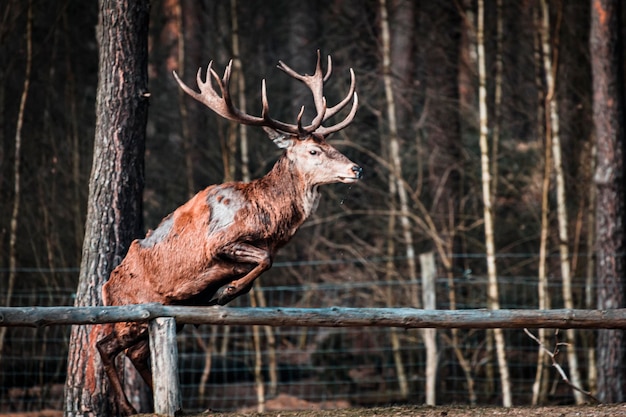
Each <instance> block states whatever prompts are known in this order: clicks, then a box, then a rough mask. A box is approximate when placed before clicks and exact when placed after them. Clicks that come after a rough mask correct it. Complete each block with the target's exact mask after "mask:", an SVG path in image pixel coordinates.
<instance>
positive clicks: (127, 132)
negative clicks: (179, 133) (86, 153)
mask: <svg viewBox="0 0 626 417" xmlns="http://www.w3.org/2000/svg"><path fill="white" fill-rule="evenodd" d="M148 18H149V6H148V1H147V0H138V1H134V0H133V1H130V0H128V1H117V0H100V2H99V18H98V26H97V38H98V45H99V74H98V90H97V103H96V118H97V119H96V130H95V140H94V156H93V165H92V171H91V177H90V180H89V201H88V209H87V221H86V225H85V240H84V244H83V256H82V262H81V269H80V276H79V283H78V289H77V292H76V302H75V305H76V306H95V305H102V295H101V288H102V285H103V284H104V282H105V281H106V280H107V278H108V277H109V274H110V272H111V270H112V269H113V268H114V267H115V266H116V265H117V264H118V263H119V262H120V261H121V260H122V258H123V256H124V254H125V253H126V250H127V249H128V246H129V245H130V243H131V241H132V239H134V238H136V237H138V236H139V235H140V234H141V233H142V230H143V224H142V192H143V186H144V144H145V129H146V121H147V114H148V96H149V93H148V90H147V81H148V76H147V62H148V42H147V40H148ZM101 330H102V328H101V327H100V326H93V327H87V326H74V327H73V328H72V332H71V337H70V343H69V354H68V372H67V375H68V376H67V380H66V384H65V415H67V416H78V415H81V416H82V415H116V414H118V413H117V410H116V409H115V405H114V404H111V403H110V402H109V401H108V395H109V390H108V388H107V385H108V384H107V382H106V379H105V377H104V372H103V371H102V367H101V361H100V357H99V355H98V353H97V351H96V349H95V342H96V341H97V340H98V339H99V336H100V334H101ZM144 391H145V390H144ZM133 394H134V395H133V396H134V397H135V398H137V397H139V398H140V399H143V400H144V401H142V402H145V400H146V398H147V396H146V395H142V392H134V393H133Z"/></svg>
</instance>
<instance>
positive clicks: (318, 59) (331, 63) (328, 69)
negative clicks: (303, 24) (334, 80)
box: [317, 49, 333, 82]
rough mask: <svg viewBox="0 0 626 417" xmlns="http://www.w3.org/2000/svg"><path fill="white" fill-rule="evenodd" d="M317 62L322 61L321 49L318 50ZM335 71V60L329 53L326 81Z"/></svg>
mask: <svg viewBox="0 0 626 417" xmlns="http://www.w3.org/2000/svg"><path fill="white" fill-rule="evenodd" d="M317 62H320V51H319V49H318V50H317ZM332 73H333V60H332V59H331V58H330V55H328V63H327V64H326V75H324V82H326V81H328V79H329V78H330V76H331V74H332Z"/></svg>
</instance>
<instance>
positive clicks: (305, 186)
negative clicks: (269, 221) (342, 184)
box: [260, 155, 320, 221]
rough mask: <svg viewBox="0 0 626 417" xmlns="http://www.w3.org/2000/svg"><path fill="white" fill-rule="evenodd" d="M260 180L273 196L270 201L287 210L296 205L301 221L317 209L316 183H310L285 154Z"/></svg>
mask: <svg viewBox="0 0 626 417" xmlns="http://www.w3.org/2000/svg"><path fill="white" fill-rule="evenodd" d="M260 181H261V182H262V183H263V185H264V187H265V188H266V192H267V193H268V195H270V196H272V198H273V200H272V201H270V203H272V204H278V205H281V206H284V207H283V209H284V210H287V211H293V209H294V208H295V207H297V208H298V211H300V214H301V215H302V217H303V218H302V221H304V220H306V219H307V218H308V217H309V216H310V215H311V214H312V213H313V212H315V210H316V209H317V206H318V203H319V197H320V194H319V190H318V186H317V184H311V182H310V181H309V180H308V179H307V178H306V176H304V175H302V173H301V172H300V170H299V169H298V167H297V165H296V164H295V163H294V162H293V161H291V160H289V158H287V157H286V156H285V155H283V156H282V157H281V158H280V159H279V160H278V161H277V162H276V164H275V165H274V167H273V168H272V170H271V171H270V172H268V173H267V174H266V175H265V177H263V178H262V179H261V180H260ZM294 206H295V207H294Z"/></svg>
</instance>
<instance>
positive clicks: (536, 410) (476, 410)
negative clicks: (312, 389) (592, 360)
mask: <svg viewBox="0 0 626 417" xmlns="http://www.w3.org/2000/svg"><path fill="white" fill-rule="evenodd" d="M142 416H143V417H157V415H156V414H142ZM185 416H187V417H401V416H411V417H444V416H445V417H490V416H493V417H498V416H506V417H515V416H519V417H615V416H626V404H614V405H593V406H592V405H587V406H551V407H513V408H508V409H507V408H502V407H469V406H437V407H428V406H391V407H375V408H344V409H335V410H301V411H268V412H264V413H256V412H253V411H247V412H236V413H216V412H210V411H207V412H205V413H201V414H185Z"/></svg>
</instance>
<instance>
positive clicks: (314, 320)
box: [0, 304, 626, 329]
mask: <svg viewBox="0 0 626 417" xmlns="http://www.w3.org/2000/svg"><path fill="white" fill-rule="evenodd" d="M159 317H172V318H174V319H176V322H177V323H180V324H219V325H263V326H275V327H279V326H297V327H373V326H375V327H401V328H407V329H408V328H412V329H418V328H439V329H452V328H456V329H493V328H502V329H521V328H550V329H626V309H611V310H581V309H553V310H526V309H502V310H487V309H472V310H422V309H415V308H392V307H389V308H350V307H328V308H282V307H277V308H273V307H234V308H233V307H218V306H215V307H186V306H185V307H183V306H164V305H161V304H137V305H127V306H107V307H0V326H6V327H15V326H21V327H24V326H27V327H41V326H50V325H70V324H100V323H114V322H120V321H138V322H143V321H150V320H153V319H155V318H159Z"/></svg>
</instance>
